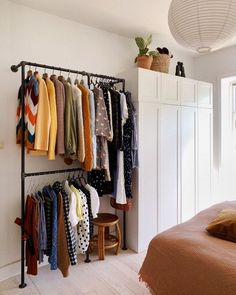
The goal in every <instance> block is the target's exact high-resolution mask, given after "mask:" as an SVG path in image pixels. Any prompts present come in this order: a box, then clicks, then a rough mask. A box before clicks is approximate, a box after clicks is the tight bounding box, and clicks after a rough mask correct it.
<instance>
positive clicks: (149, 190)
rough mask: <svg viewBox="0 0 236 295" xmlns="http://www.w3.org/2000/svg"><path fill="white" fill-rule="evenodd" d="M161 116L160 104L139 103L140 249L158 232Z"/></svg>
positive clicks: (144, 247) (145, 246) (146, 245)
mask: <svg viewBox="0 0 236 295" xmlns="http://www.w3.org/2000/svg"><path fill="white" fill-rule="evenodd" d="M158 118H159V106H158V104H156V103H140V104H139V178H138V179H139V199H138V228H139V233H138V249H137V251H138V252H140V251H143V250H145V249H147V247H148V244H149V242H150V241H151V239H152V238H153V237H154V236H155V235H156V234H157V194H158V192H157V136H158V132H157V127H158ZM134 201H137V200H136V199H135V197H134ZM131 211H132V210H131ZM130 213H131V212H130ZM136 226H137V225H136Z"/></svg>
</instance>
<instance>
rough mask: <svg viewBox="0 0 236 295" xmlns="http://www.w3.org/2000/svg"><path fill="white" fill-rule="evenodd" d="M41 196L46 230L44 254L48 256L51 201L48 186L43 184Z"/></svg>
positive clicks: (50, 238)
mask: <svg viewBox="0 0 236 295" xmlns="http://www.w3.org/2000/svg"><path fill="white" fill-rule="evenodd" d="M42 193H43V198H44V201H45V203H44V210H45V219H46V231H47V250H46V251H45V254H46V255H47V256H49V255H50V254H51V249H52V202H53V199H52V197H51V195H50V193H49V190H48V188H47V187H46V186H45V187H44V188H43V192H42Z"/></svg>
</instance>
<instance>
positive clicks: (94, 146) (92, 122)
mask: <svg viewBox="0 0 236 295" xmlns="http://www.w3.org/2000/svg"><path fill="white" fill-rule="evenodd" d="M89 106H90V127H91V136H92V152H93V169H96V166H97V138H96V133H95V101H94V94H93V91H91V90H89Z"/></svg>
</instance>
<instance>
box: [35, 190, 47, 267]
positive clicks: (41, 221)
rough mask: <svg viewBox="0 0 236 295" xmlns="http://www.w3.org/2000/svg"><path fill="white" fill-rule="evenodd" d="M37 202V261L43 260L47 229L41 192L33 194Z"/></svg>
mask: <svg viewBox="0 0 236 295" xmlns="http://www.w3.org/2000/svg"><path fill="white" fill-rule="evenodd" d="M35 198H36V199H37V200H38V203H39V263H41V262H43V257H44V253H45V251H46V250H47V230H46V218H45V208H44V203H45V201H44V198H43V196H42V194H41V192H38V193H37V194H35Z"/></svg>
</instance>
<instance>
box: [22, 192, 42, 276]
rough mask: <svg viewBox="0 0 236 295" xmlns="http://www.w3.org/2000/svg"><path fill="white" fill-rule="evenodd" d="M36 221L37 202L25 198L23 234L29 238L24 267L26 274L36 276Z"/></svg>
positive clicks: (30, 197) (37, 251) (37, 217)
mask: <svg viewBox="0 0 236 295" xmlns="http://www.w3.org/2000/svg"><path fill="white" fill-rule="evenodd" d="M38 220H39V207H38V202H36V201H35V200H34V198H33V197H32V196H27V199H26V205H25V232H26V234H27V235H28V236H29V239H28V240H27V241H26V266H27V274H30V275H37V274H38V264H37V260H38V255H39V248H38V227H39V225H38Z"/></svg>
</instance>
